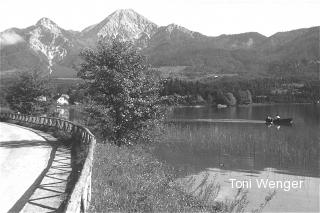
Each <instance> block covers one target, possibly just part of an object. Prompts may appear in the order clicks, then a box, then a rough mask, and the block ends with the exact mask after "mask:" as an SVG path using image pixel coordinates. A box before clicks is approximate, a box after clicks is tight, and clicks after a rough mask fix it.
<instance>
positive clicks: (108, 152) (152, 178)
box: [90, 143, 246, 212]
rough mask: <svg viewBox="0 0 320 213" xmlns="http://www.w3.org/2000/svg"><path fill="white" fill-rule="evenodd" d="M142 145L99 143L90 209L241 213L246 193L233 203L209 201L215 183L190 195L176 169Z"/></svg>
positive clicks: (94, 167) (93, 210)
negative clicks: (180, 180) (199, 194)
mask: <svg viewBox="0 0 320 213" xmlns="http://www.w3.org/2000/svg"><path fill="white" fill-rule="evenodd" d="M148 150H149V148H146V147H143V146H141V145H137V146H133V147H125V146H123V147H117V146H115V145H112V144H102V143H98V144H97V147H96V150H95V160H94V166H93V175H92V184H93V185H92V200H91V207H90V211H91V212H110V211H111V212H234V211H236V212H239V211H241V210H242V211H243V209H244V205H245V204H246V202H245V200H246V197H245V196H240V195H239V197H238V199H236V200H235V201H234V202H230V203H215V202H210V201H209V200H210V199H209V197H210V196H211V195H212V194H211V193H216V189H217V186H216V185H215V184H206V185H205V186H206V187H205V188H204V189H202V190H201V191H202V192H203V193H202V195H201V196H192V195H190V194H187V193H186V192H185V191H184V190H183V189H182V186H181V185H179V183H178V182H177V181H175V176H174V171H173V169H172V168H170V167H168V166H167V165H165V164H163V163H161V162H159V161H158V160H157V159H155V158H154V157H153V156H152V154H151V152H150V151H148Z"/></svg>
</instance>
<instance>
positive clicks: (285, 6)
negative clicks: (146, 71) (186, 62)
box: [0, 0, 320, 36]
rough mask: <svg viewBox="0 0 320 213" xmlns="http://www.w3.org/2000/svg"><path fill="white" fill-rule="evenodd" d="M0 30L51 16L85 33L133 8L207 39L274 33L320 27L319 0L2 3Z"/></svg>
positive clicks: (18, 0) (9, 0)
mask: <svg viewBox="0 0 320 213" xmlns="http://www.w3.org/2000/svg"><path fill="white" fill-rule="evenodd" d="M0 5H1V6H0V8H1V9H0V31H4V30H5V29H8V28H12V27H17V28H26V27H28V26H31V25H34V24H35V23H36V22H37V21H38V20H39V19H40V18H42V17H47V18H50V19H51V20H52V21H54V22H55V23H56V24H58V25H59V26H60V27H62V28H64V29H67V30H77V31H81V30H83V29H84V28H86V27H88V26H90V25H92V24H96V23H99V22H100V21H102V20H103V19H105V18H106V17H107V16H108V15H110V14H111V13H112V12H113V11H115V10H117V9H127V8H131V9H134V10H135V11H136V12H138V13H140V14H141V15H143V16H145V17H146V18H148V19H149V20H150V21H152V22H154V23H155V24H157V25H160V26H164V25H168V24H171V23H175V24H178V25H181V26H183V27H186V28H187V29H189V30H193V31H197V32H200V33H202V34H205V35H208V36H218V35H221V34H236V33H243V32H259V33H261V34H263V35H266V36H270V35H272V34H274V33H276V32H280V31H288V30H293V29H298V28H306V27H311V26H319V25H320V0H157V1H155V0H85V1H84V0H50V1H49V0H0Z"/></svg>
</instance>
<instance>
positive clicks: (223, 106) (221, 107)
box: [217, 104, 228, 109]
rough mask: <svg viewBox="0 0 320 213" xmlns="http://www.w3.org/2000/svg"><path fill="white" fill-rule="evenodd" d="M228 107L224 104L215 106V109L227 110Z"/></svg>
mask: <svg viewBox="0 0 320 213" xmlns="http://www.w3.org/2000/svg"><path fill="white" fill-rule="evenodd" d="M227 107H228V106H227V105H224V104H218V105H217V108H218V109H223V108H227Z"/></svg>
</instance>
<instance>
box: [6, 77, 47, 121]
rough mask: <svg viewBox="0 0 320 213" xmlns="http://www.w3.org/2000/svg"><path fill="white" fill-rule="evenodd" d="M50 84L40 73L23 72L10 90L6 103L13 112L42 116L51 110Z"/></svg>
mask: <svg viewBox="0 0 320 213" xmlns="http://www.w3.org/2000/svg"><path fill="white" fill-rule="evenodd" d="M48 83H49V82H48V80H46V79H44V78H43V76H41V75H40V73H39V72H38V71H34V72H26V71H25V72H21V73H19V74H18V76H17V81H15V82H14V83H13V84H12V85H11V86H10V87H9V88H8V91H7V95H6V101H7V102H8V104H9V106H10V108H11V109H12V110H14V111H17V112H20V113H22V114H31V115H33V114H42V113H44V112H46V111H47V110H48V108H49V101H48V99H49V98H50V89H49V87H48Z"/></svg>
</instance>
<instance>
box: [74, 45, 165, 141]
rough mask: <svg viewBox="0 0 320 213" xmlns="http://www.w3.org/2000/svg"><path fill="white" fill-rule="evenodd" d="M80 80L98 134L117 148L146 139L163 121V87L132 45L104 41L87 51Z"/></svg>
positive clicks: (84, 55)
mask: <svg viewBox="0 0 320 213" xmlns="http://www.w3.org/2000/svg"><path fill="white" fill-rule="evenodd" d="M81 56H82V58H83V60H84V63H83V64H82V66H81V70H80V72H79V73H78V76H79V77H81V78H82V79H84V80H85V85H86V88H87V91H88V94H89V99H90V101H89V104H88V107H87V111H88V112H89V114H90V116H91V117H92V118H93V120H94V124H95V127H96V130H98V131H99V132H100V133H101V134H102V136H103V137H105V138H107V139H109V140H110V141H113V142H114V143H116V144H117V145H121V144H130V143H133V141H136V139H137V138H139V137H142V136H146V134H145V133H146V132H147V131H149V130H150V129H151V128H152V127H154V125H156V124H157V122H156V121H157V120H158V119H161V118H162V117H163V108H162V107H161V103H162V101H161V98H160V95H159V92H160V89H161V83H160V81H159V79H158V77H157V76H156V75H155V74H154V72H153V71H152V70H149V66H148V65H147V63H146V58H145V57H144V56H142V55H140V54H139V53H138V51H137V49H135V48H134V47H133V46H132V45H131V44H130V43H127V42H121V41H117V40H113V41H111V42H108V41H106V40H100V41H99V42H98V45H97V49H96V50H93V49H86V50H84V51H82V53H81Z"/></svg>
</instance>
